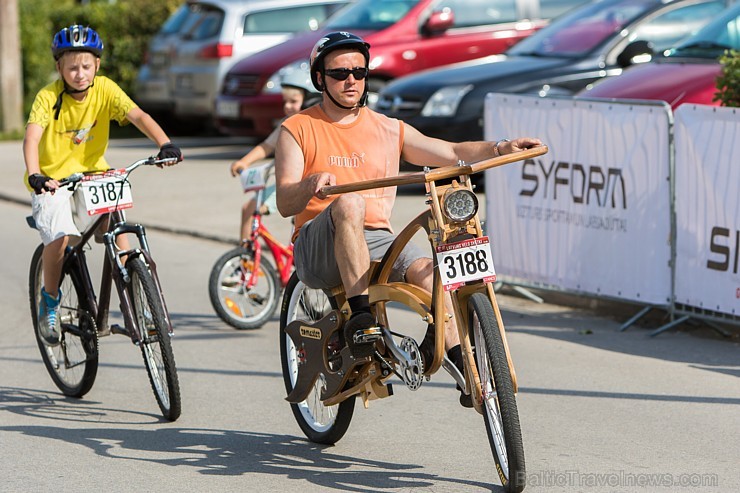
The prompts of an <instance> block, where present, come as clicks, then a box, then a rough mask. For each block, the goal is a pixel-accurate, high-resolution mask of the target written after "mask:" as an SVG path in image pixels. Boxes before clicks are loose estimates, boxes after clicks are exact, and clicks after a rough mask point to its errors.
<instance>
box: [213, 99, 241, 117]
mask: <svg viewBox="0 0 740 493" xmlns="http://www.w3.org/2000/svg"><path fill="white" fill-rule="evenodd" d="M216 115H218V116H221V117H224V118H239V103H238V102H237V101H218V102H217V103H216Z"/></svg>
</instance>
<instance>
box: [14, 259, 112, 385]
mask: <svg viewBox="0 0 740 493" xmlns="http://www.w3.org/2000/svg"><path fill="white" fill-rule="evenodd" d="M43 251H44V245H39V247H38V248H37V249H36V251H35V252H34V254H33V257H32V259H31V269H30V275H29V298H30V302H31V318H32V320H33V328H34V333H35V334H36V342H37V344H38V346H39V350H40V351H41V359H43V360H44V366H46V371H48V372H49V375H50V376H51V379H52V380H53V381H54V384H55V385H56V386H57V388H58V389H59V390H61V391H62V393H63V394H64V395H66V396H68V397H82V396H83V395H85V394H87V393H88V392H89V391H90V389H91V388H92V386H93V384H94V383H95V377H96V376H97V374H98V333H97V330H96V327H95V322H94V321H93V318H92V317H91V316H90V312H89V310H88V306H87V303H86V301H85V300H86V299H87V298H86V297H85V292H84V289H83V288H82V286H83V284H82V283H81V282H80V279H79V278H78V276H79V275H78V273H77V272H71V271H69V270H67V268H65V269H63V271H62V279H61V283H60V289H61V292H62V299H61V302H60V305H59V313H58V314H57V321H58V323H59V328H60V332H61V336H60V342H59V344H57V345H55V346H50V345H49V344H47V343H46V341H45V340H44V339H43V338H42V337H41V334H40V333H39V320H38V315H39V303H40V302H41V288H42V286H43V266H42V254H43Z"/></svg>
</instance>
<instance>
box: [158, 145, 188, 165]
mask: <svg viewBox="0 0 740 493" xmlns="http://www.w3.org/2000/svg"><path fill="white" fill-rule="evenodd" d="M157 159H158V160H159V159H168V160H169V159H171V160H172V161H171V163H172V164H176V163H179V162H180V161H182V151H181V150H180V148H179V147H177V146H176V145H175V144H173V143H172V142H167V143H166V144H162V147H160V148H159V153H158V154H157ZM172 164H167V165H168V166H171V165H172Z"/></svg>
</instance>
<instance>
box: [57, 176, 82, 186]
mask: <svg viewBox="0 0 740 493" xmlns="http://www.w3.org/2000/svg"><path fill="white" fill-rule="evenodd" d="M84 176H85V175H84V174H82V173H72V174H71V175H69V176H68V177H67V178H63V179H61V180H59V186H62V187H64V186H67V185H74V184H75V183H77V182H78V181H81V180H82V178H84Z"/></svg>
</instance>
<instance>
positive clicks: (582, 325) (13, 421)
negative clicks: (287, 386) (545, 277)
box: [0, 141, 740, 493]
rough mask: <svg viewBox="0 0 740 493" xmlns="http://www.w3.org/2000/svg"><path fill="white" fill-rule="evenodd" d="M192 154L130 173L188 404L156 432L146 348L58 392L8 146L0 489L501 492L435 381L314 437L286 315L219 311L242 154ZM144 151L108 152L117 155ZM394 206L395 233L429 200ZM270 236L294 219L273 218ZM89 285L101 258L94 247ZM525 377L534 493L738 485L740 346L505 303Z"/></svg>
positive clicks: (104, 359) (193, 150)
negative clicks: (281, 343)
mask: <svg viewBox="0 0 740 493" xmlns="http://www.w3.org/2000/svg"><path fill="white" fill-rule="evenodd" d="M206 144H209V143H207V142H186V143H185V146H184V147H185V151H186V156H187V160H186V161H185V162H183V163H182V164H180V165H178V166H177V167H175V168H171V169H166V170H157V169H147V170H142V171H141V172H140V173H138V172H137V173H138V176H135V177H134V178H133V181H134V188H133V191H134V201H135V203H136V205H135V207H134V209H132V211H131V212H130V217H131V218H132V219H135V220H139V221H141V222H142V223H144V224H146V225H147V226H149V229H148V231H149V235H150V242H151V247H152V250H153V253H154V257H155V259H156V260H157V263H158V268H159V272H160V276H161V278H162V282H163V286H164V290H165V296H166V298H167V303H168V305H169V308H170V312H171V315H172V318H173V321H174V325H175V332H176V336H175V339H174V341H173V347H174V352H175V358H176V361H177V367H178V372H179V376H180V382H181V390H182V398H183V412H182V417H181V418H180V419H179V420H178V421H176V422H174V423H168V422H166V421H164V420H163V419H162V418H161V417H160V415H159V410H158V408H157V405H156V403H155V400H154V396H153V395H152V392H151V389H150V388H149V382H148V380H147V377H146V373H145V371H144V369H143V362H142V359H141V355H140V353H139V351H138V349H137V348H136V347H134V346H133V345H131V343H130V341H128V340H127V339H125V338H123V337H121V336H111V337H107V338H104V339H102V340H101V343H100V353H101V354H100V361H101V366H100V369H99V372H98V377H97V380H96V383H95V386H94V387H93V389H92V390H91V392H90V393H89V394H88V395H87V396H85V397H84V398H83V399H68V398H65V397H64V396H62V395H61V394H60V393H59V392H58V390H57V389H56V387H55V386H54V385H53V383H52V381H51V379H50V378H49V376H48V375H47V373H46V371H45V368H44V366H43V363H42V362H41V359H40V357H39V354H38V348H37V347H36V344H35V340H34V337H33V333H32V328H31V322H30V316H29V309H28V299H27V282H28V281H27V278H28V263H29V260H30V257H31V253H32V251H33V249H34V248H35V246H36V244H37V243H38V238H37V235H36V233H35V232H34V231H32V230H30V229H28V228H27V227H26V225H25V220H24V217H25V216H26V215H27V214H28V212H29V208H28V206H27V205H25V203H24V201H26V200H27V198H28V195H27V194H26V192H25V191H24V190H23V188H22V185H21V175H22V170H23V165H22V161H21V158H20V144H19V143H0V227H1V228H2V231H3V247H2V262H1V263H0V279H1V281H0V313H1V314H2V320H3V323H2V324H0V463H2V464H3V466H2V471H3V474H2V476H3V477H2V480H1V481H0V491H2V492H5V491H8V492H28V491H52V490H53V491H62V492H66V491H90V490H98V489H102V488H104V487H105V488H107V489H110V490H112V491H117V492H140V491H160V490H168V491H186V490H189V491H209V492H210V491H214V492H221V491H259V492H261V491H295V490H298V491H302V492H306V493H308V492H319V491H321V492H324V491H329V492H331V491H372V492H477V491H500V486H499V485H498V479H497V477H496V474H495V471H494V464H493V459H492V457H491V452H490V449H489V447H488V443H487V439H486V435H485V427H484V424H483V419H482V418H481V417H480V416H479V415H477V414H476V413H475V412H474V411H472V410H466V409H463V408H461V407H460V406H459V404H458V403H457V393H456V391H455V390H454V384H453V383H452V380H451V379H450V378H449V377H448V376H447V375H443V374H437V375H435V376H434V378H433V380H432V381H431V382H428V383H425V385H424V386H423V387H422V388H421V389H420V390H419V391H417V392H411V391H408V390H406V389H404V388H402V385H401V384H400V383H398V382H397V383H396V384H395V390H396V393H395V395H394V396H393V397H391V398H389V399H384V400H381V401H373V402H372V403H371V405H370V408H369V409H367V410H366V409H363V408H362V406H360V405H358V406H357V407H356V409H355V414H354V418H353V420H352V424H351V426H350V429H349V431H348V433H347V434H346V435H345V437H344V438H343V439H342V440H341V441H340V442H339V443H337V444H336V445H335V446H333V447H324V446H317V445H314V444H311V443H309V442H307V441H306V440H305V438H304V436H303V435H302V433H301V431H300V429H299V428H298V426H297V424H296V423H295V421H294V419H293V416H292V414H291V412H290V408H289V406H288V404H287V403H286V402H285V401H284V396H285V390H284V387H283V381H282V373H281V368H280V358H279V349H278V322H277V319H278V316H277V314H276V315H275V316H274V317H273V319H272V320H271V321H270V322H269V323H268V324H266V325H265V326H264V327H263V328H262V329H259V330H256V331H236V330H233V329H231V328H229V327H228V326H226V325H225V324H223V323H222V322H221V321H220V320H219V319H218V318H217V317H216V315H215V314H214V312H213V310H212V308H211V306H210V303H209V301H208V295H207V278H208V273H209V270H210V268H211V265H212V264H213V262H214V261H215V260H216V258H217V257H218V256H219V255H220V254H221V253H223V252H224V251H225V250H226V249H228V248H230V246H231V245H230V244H228V243H226V242H227V241H230V240H233V239H235V235H236V231H237V228H238V214H239V205H240V204H241V201H242V200H243V196H242V195H241V194H240V193H239V191H238V185H237V184H236V183H235V180H233V179H232V178H230V177H229V175H228V171H227V167H228V164H229V162H230V160H232V159H234V158H235V157H236V156H237V155H238V154H239V153H240V152H243V151H245V150H246V148H245V147H244V144H243V143H239V142H234V141H222V142H220V143H219V145H206ZM150 150H151V148H148V147H146V146H143V145H142V142H141V141H117V142H115V143H114V144H113V146H112V147H111V149H110V152H109V155H110V156H111V161H112V162H115V163H117V164H121V165H123V164H126V163H128V162H131V161H133V160H135V159H137V158H139V157H143V156H144V155H146V153H147V152H150ZM420 204H421V202H420V199H419V197H418V196H417V195H416V194H403V195H401V196H400V197H399V200H398V205H397V208H396V211H397V213H398V216H399V219H398V220H397V221H396V223H397V224H398V223H400V222H402V221H403V220H405V218H406V217H407V216H408V217H410V216H411V215H413V214H415V212H416V211H417V210H419V208H420V207H421V205H420ZM268 221H270V222H269V223H268V224H269V225H270V226H271V227H272V228H273V229H274V230H275V231H276V233H277V234H278V237H281V238H285V237H287V234H288V230H289V224H287V222H285V221H284V220H282V219H279V218H269V219H268ZM91 264H92V265H94V266H95V268H94V269H93V275H94V276H96V275H97V272H99V265H100V256H99V252H98V251H95V252H92V253H91ZM499 302H500V304H501V306H502V309H503V310H504V321H505V323H506V324H507V330H508V334H509V343H510V346H511V350H512V354H513V357H514V361H515V364H516V367H517V373H518V378H519V383H520V392H519V395H518V405H519V412H520V417H521V425H522V432H523V435H524V445H525V453H526V460H527V473H528V483H529V486H528V487H527V489H526V491H532V492H538V491H545V492H550V491H558V492H573V491H589V492H590V491H594V492H612V491H620V492H621V491H624V492H634V491H646V492H656V491H658V492H660V491H665V492H675V491H701V492H705V491H721V492H736V491H740V472H739V471H740V468H739V467H738V466H739V465H740V464H739V463H738V457H740V440H739V439H738V438H740V433H739V432H738V424H739V423H740V385H739V383H740V381H739V380H738V379H739V378H740V344H738V342H737V339H736V338H735V339H730V340H720V339H718V338H713V337H705V334H704V332H703V331H671V332H668V333H665V334H663V335H661V336H659V337H656V338H649V337H647V335H646V334H647V332H648V331H647V330H645V329H643V328H639V327H635V328H632V329H630V330H628V331H626V332H620V331H619V330H618V329H619V326H620V323H621V322H623V321H624V320H625V319H627V318H628V316H629V315H631V314H632V313H634V307H633V308H632V311H630V312H629V313H625V314H624V317H623V318H621V320H620V318H615V317H614V316H613V312H610V313H609V314H606V313H604V312H600V311H593V310H588V309H583V308H573V307H569V306H561V305H555V304H551V303H543V304H537V303H534V302H532V301H529V300H527V299H524V298H521V297H518V296H512V295H506V294H504V295H501V296H500V299H499Z"/></svg>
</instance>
